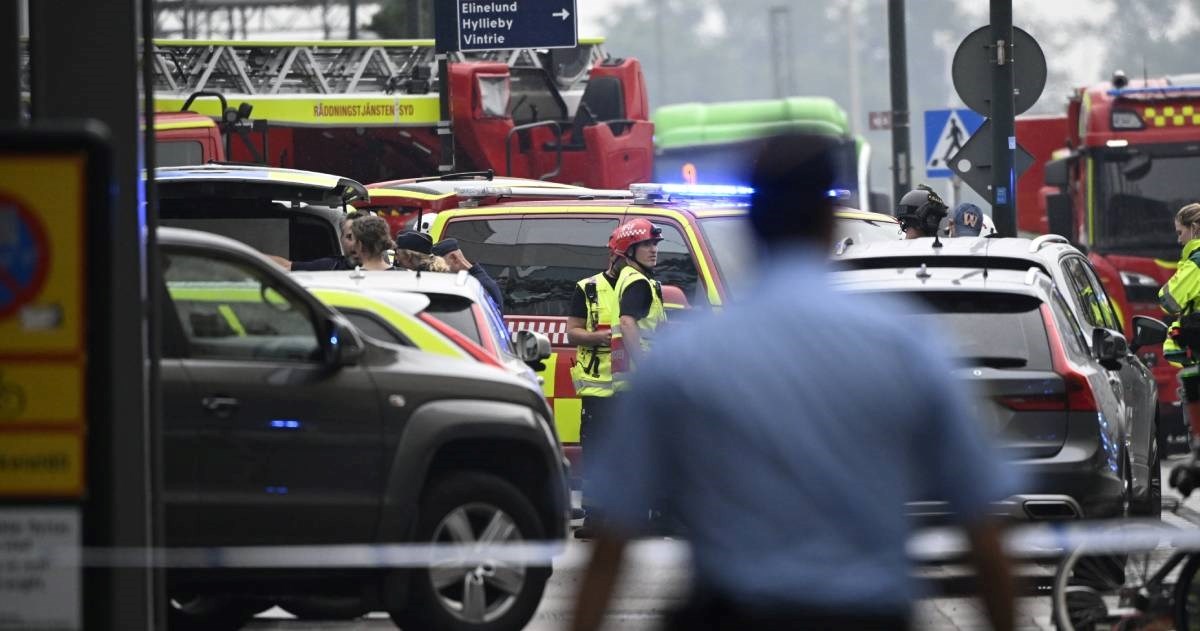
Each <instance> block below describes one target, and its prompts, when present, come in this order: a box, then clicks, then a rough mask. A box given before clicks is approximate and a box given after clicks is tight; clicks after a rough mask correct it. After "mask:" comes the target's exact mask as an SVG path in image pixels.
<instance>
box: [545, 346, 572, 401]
mask: <svg viewBox="0 0 1200 631" xmlns="http://www.w3.org/2000/svg"><path fill="white" fill-rule="evenodd" d="M542 363H543V364H545V366H546V369H545V370H543V371H542V372H540V373H538V376H540V377H541V378H542V396H545V397H546V398H547V399H548V398H550V397H552V396H554V386H555V380H554V377H555V375H557V374H558V372H559V370H558V353H550V357H547V358H546V359H545V361H543V362H542ZM570 377H571V376H570V375H567V378H568V379H570Z"/></svg>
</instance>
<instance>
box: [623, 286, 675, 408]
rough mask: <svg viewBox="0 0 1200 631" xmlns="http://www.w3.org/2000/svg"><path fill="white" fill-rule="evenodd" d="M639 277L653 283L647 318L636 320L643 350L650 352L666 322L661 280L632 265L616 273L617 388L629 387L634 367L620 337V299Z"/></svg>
mask: <svg viewBox="0 0 1200 631" xmlns="http://www.w3.org/2000/svg"><path fill="white" fill-rule="evenodd" d="M639 280H645V281H646V282H648V283H650V312H649V313H647V314H646V317H644V318H642V319H640V320H638V321H637V327H638V333H639V334H640V336H641V338H642V352H643V353H647V352H649V351H650V347H651V345H652V343H653V341H654V332H655V331H656V330H657V329H658V327H660V326H662V324H663V323H664V322H666V321H667V310H666V309H665V308H664V307H663V301H662V286H661V285H659V283H658V281H656V280H652V279H650V278H648V277H647V276H646V275H645V274H643V273H642V272H641V271H639V270H638V269H637V268H636V267H634V266H632V265H626V266H625V267H623V268H622V269H621V273H620V275H618V276H617V309H616V310H615V311H614V312H613V317H612V336H613V337H612V339H613V344H612V348H613V352H612V371H613V384H614V387H615V388H616V389H617V390H618V391H620V390H624V389H625V388H626V386H627V385H628V384H627V383H626V382H625V379H626V378H627V377H628V376H629V373H630V372H632V371H633V369H634V366H633V362H632V361H630V359H629V356H628V355H627V354H626V353H625V349H624V344H623V341H622V339H621V308H620V305H621V298H622V297H623V296H624V295H625V290H626V289H628V288H629V286H630V285H632V284H633V283H635V282H637V281H639Z"/></svg>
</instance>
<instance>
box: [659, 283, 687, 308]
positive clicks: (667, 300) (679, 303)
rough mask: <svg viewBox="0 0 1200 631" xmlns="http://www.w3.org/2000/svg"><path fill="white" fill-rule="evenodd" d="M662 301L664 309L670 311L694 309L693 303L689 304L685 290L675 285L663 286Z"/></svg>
mask: <svg viewBox="0 0 1200 631" xmlns="http://www.w3.org/2000/svg"><path fill="white" fill-rule="evenodd" d="M662 301H663V308H664V309H667V310H668V311H674V310H678V309H691V308H692V305H691V303H689V302H688V299H687V294H685V293H683V290H682V289H680V288H678V287H676V286H675V285H663V286H662Z"/></svg>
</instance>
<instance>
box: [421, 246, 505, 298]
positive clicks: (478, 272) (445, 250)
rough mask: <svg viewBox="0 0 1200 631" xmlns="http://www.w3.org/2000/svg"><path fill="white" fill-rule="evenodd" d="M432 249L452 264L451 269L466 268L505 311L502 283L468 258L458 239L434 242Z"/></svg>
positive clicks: (448, 263) (458, 270)
mask: <svg viewBox="0 0 1200 631" xmlns="http://www.w3.org/2000/svg"><path fill="white" fill-rule="evenodd" d="M432 251H433V255H434V256H440V257H442V259H444V260H445V261H446V265H449V266H450V271H452V272H461V271H464V270H465V271H466V272H467V273H468V274H470V275H471V276H473V277H474V278H475V280H477V281H479V284H480V285H483V289H484V291H486V292H487V294H488V297H489V298H491V299H492V302H493V303H494V304H495V306H496V309H497V310H498V311H499V312H500V313H501V314H503V313H504V292H502V291H500V285H499V284H498V283H497V282H496V280H495V279H494V278H492V277H491V275H490V274H488V273H487V270H486V269H484V268H483V266H482V265H479V264H478V263H472V262H470V261H468V260H467V257H466V255H465V254H463V251H462V250H461V249H459V247H458V239H442V240H441V241H438V242H437V243H435V244H433V249H432Z"/></svg>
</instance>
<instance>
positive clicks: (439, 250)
mask: <svg viewBox="0 0 1200 631" xmlns="http://www.w3.org/2000/svg"><path fill="white" fill-rule="evenodd" d="M457 249H458V239H454V238H450V239H442V240H441V241H438V242H437V243H435V244H433V253H434V254H436V255H438V256H446V255H447V254H449V253H451V252H453V251H455V250H457Z"/></svg>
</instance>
